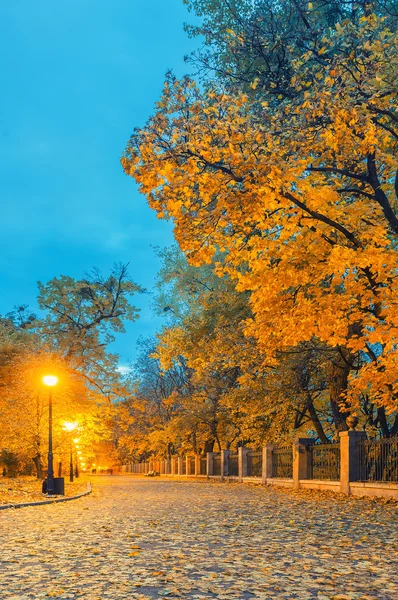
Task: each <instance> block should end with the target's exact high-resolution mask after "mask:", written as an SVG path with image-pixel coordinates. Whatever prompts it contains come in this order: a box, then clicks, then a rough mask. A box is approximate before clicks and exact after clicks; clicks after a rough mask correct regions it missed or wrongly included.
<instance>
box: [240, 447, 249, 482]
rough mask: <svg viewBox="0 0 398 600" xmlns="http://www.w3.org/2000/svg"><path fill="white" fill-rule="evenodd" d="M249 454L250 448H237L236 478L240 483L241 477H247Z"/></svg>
mask: <svg viewBox="0 0 398 600" xmlns="http://www.w3.org/2000/svg"><path fill="white" fill-rule="evenodd" d="M249 452H250V448H246V447H245V446H239V448H238V476H239V481H240V482H241V483H242V480H243V477H247V455H248V453H249Z"/></svg>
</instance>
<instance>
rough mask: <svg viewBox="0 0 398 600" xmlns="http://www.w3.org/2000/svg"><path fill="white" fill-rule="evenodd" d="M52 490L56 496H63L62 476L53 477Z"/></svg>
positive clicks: (63, 481) (63, 480)
mask: <svg viewBox="0 0 398 600" xmlns="http://www.w3.org/2000/svg"><path fill="white" fill-rule="evenodd" d="M54 492H55V493H56V494H57V496H65V479H64V478H63V477H54Z"/></svg>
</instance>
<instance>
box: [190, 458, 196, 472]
mask: <svg viewBox="0 0 398 600" xmlns="http://www.w3.org/2000/svg"><path fill="white" fill-rule="evenodd" d="M189 475H195V458H194V457H191V458H190V459H189Z"/></svg>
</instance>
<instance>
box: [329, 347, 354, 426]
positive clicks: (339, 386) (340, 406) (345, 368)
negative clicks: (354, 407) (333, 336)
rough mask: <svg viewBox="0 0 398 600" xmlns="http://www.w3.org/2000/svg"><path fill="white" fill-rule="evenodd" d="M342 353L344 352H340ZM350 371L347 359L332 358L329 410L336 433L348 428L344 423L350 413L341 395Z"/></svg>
mask: <svg viewBox="0 0 398 600" xmlns="http://www.w3.org/2000/svg"><path fill="white" fill-rule="evenodd" d="M341 352H342V353H343V352H344V350H341ZM350 371H351V365H350V363H349V360H348V353H347V357H343V356H341V355H340V356H338V355H336V357H335V358H334V360H333V361H332V363H331V366H330V370H329V377H328V383H329V398H330V400H329V401H330V408H331V409H332V415H333V421H334V425H335V427H336V431H339V432H340V431H347V430H348V426H347V424H346V422H345V420H346V418H347V417H348V415H349V413H350V411H349V409H348V408H345V403H344V398H343V397H342V394H343V393H344V392H345V391H346V390H347V386H348V376H349V374H350Z"/></svg>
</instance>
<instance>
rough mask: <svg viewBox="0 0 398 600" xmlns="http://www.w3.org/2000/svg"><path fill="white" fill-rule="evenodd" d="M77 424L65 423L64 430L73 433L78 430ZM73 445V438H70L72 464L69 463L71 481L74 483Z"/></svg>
mask: <svg viewBox="0 0 398 600" xmlns="http://www.w3.org/2000/svg"><path fill="white" fill-rule="evenodd" d="M76 427H77V423H64V429H65V430H66V431H69V432H70V433H72V431H73V430H74V429H76ZM72 452H73V444H72V437H71V438H70V462H69V481H73V454H72Z"/></svg>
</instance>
